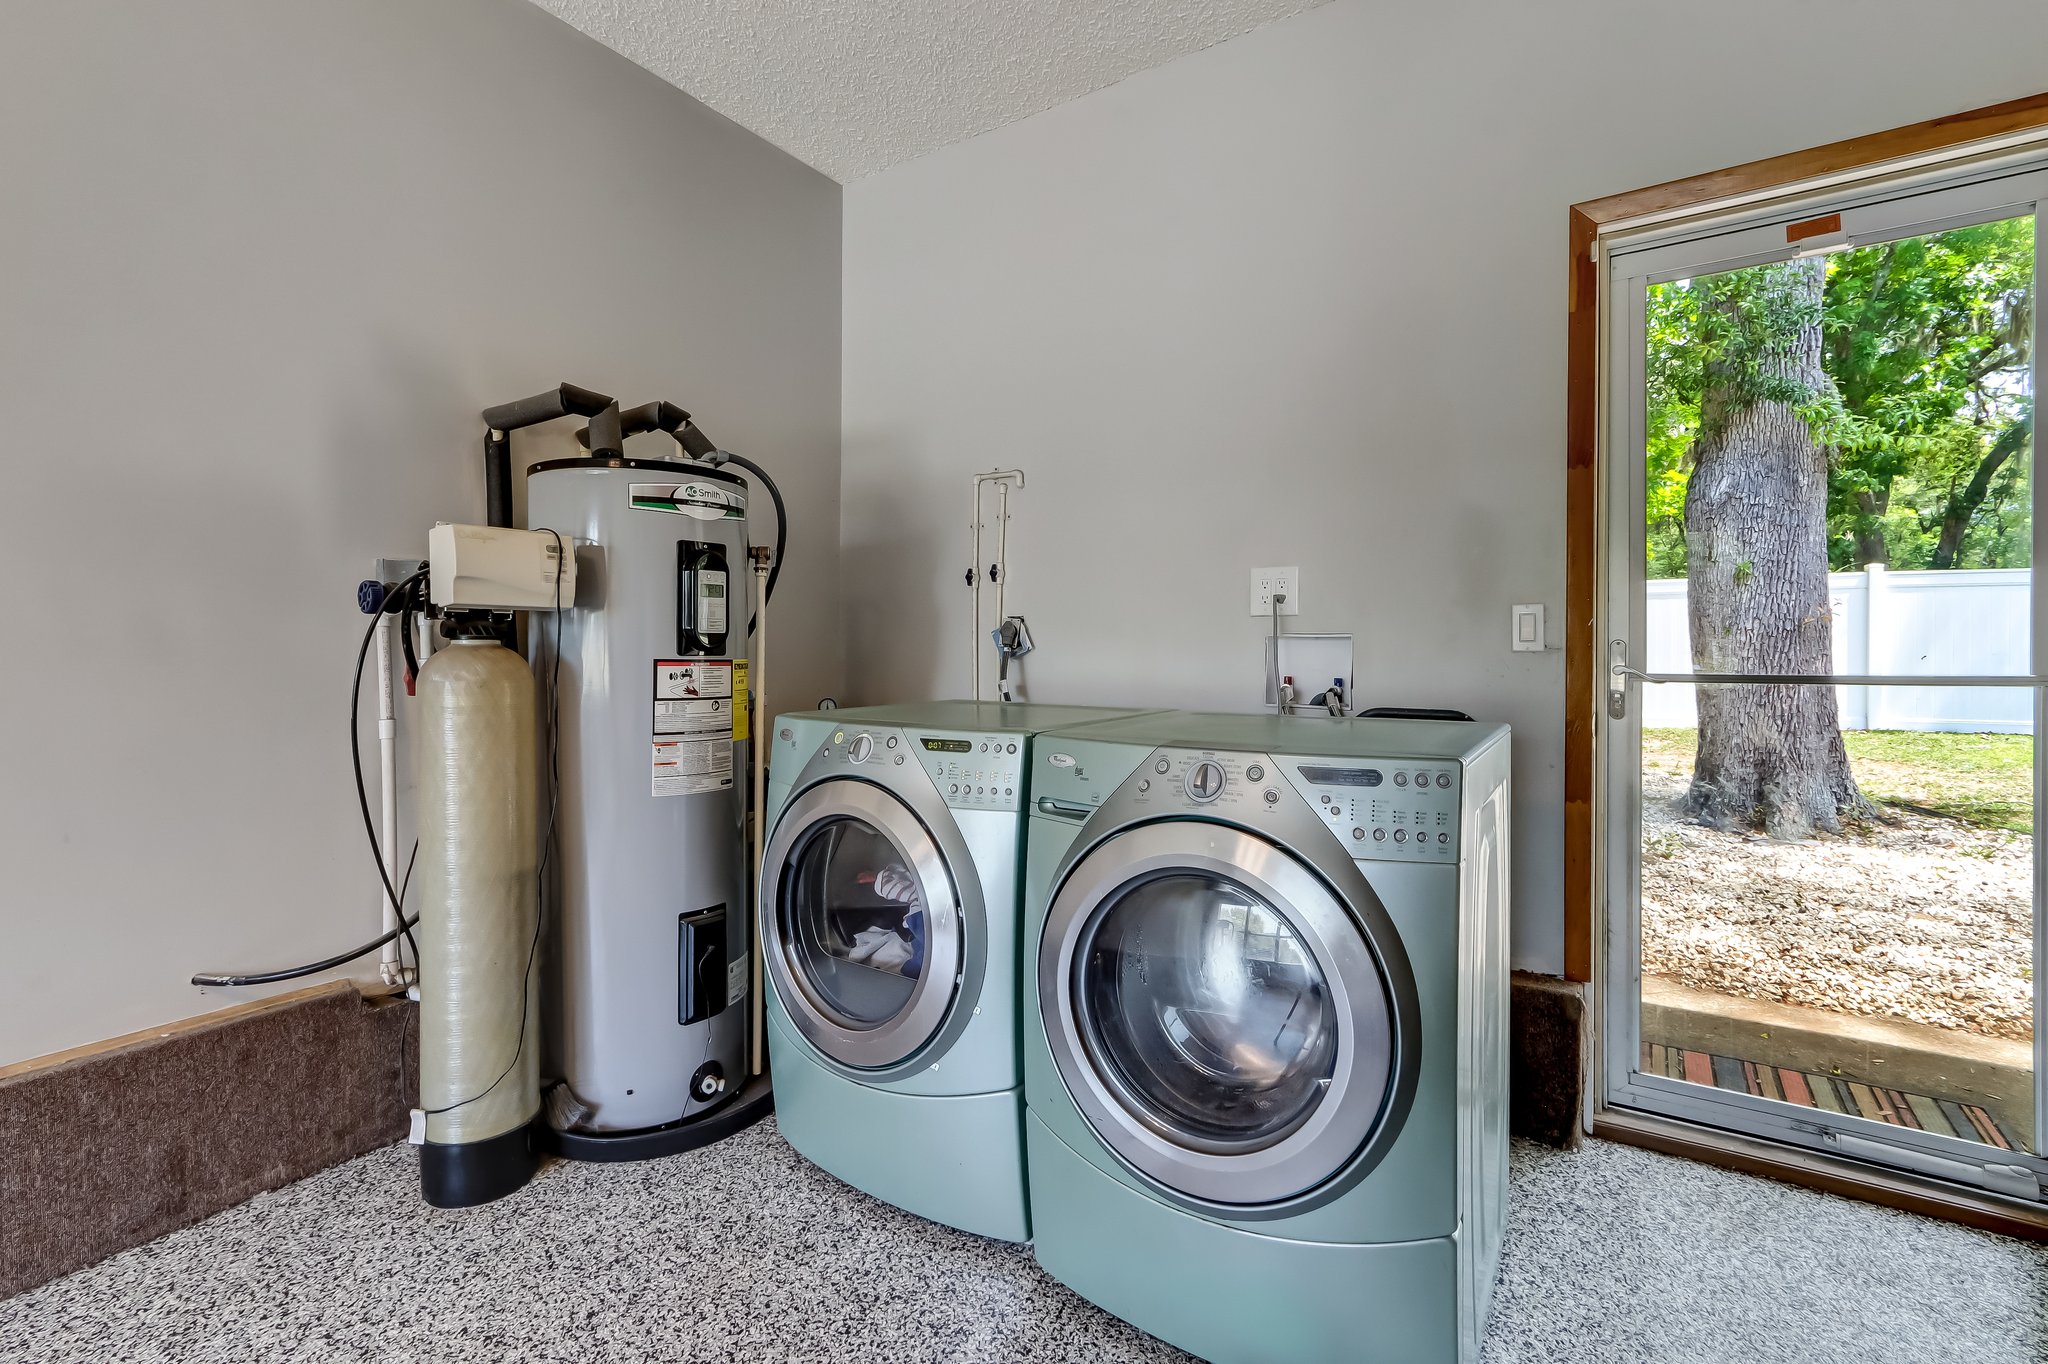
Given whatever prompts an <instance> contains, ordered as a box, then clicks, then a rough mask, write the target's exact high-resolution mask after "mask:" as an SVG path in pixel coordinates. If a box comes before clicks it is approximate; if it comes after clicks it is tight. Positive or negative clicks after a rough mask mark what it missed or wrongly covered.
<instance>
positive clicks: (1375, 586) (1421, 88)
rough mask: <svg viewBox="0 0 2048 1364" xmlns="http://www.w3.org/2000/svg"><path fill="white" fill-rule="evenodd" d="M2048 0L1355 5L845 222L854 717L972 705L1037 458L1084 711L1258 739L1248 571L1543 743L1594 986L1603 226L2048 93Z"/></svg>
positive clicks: (1052, 653) (1527, 743)
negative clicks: (1657, 186) (1577, 612)
mask: <svg viewBox="0 0 2048 1364" xmlns="http://www.w3.org/2000/svg"><path fill="white" fill-rule="evenodd" d="M2044 53H2048V7H2043V6H2041V5H2040V4H2039V3H2038V0H1975V2H1973V3H1969V4H1963V5H1956V6H1949V7H1944V8H1942V9H1941V10H1940V11H1939V12H1936V11H1931V10H1929V9H1927V8H1926V7H1925V6H1924V5H1920V4H1917V3H1906V2H1905V0H1866V2H1864V3H1855V4H1851V3H1847V0H1833V2H1828V3H1823V2H1822V0H1807V2H1806V3H1803V4H1799V5H1795V6H1789V7H1788V6H1786V5H1785V4H1783V3H1782V0H1728V2H1727V3H1722V4H1718V5H1715V6H1713V7H1711V9H1710V10H1708V9H1702V8H1701V7H1699V6H1689V5H1672V4H1662V5H1646V4H1642V3H1640V0H1563V2H1562V3H1554V4H1542V5H1532V4H1518V3H1508V2H1507V0H1496V2H1495V3H1477V4H1475V3H1447V4H1434V5H1389V4H1384V3H1379V2H1378V0H1339V2H1338V3H1335V4H1332V5H1329V6H1328V7H1326V8H1322V9H1317V10H1315V11H1312V12H1310V13H1308V14H1305V15H1302V16H1300V17H1297V18H1294V19H1290V20H1287V21H1285V22H1282V23H1279V24H1275V25H1273V26H1271V27H1269V28H1266V29H1262V30H1260V31H1258V32H1256V33H1253V34H1250V35H1248V36H1245V37H1242V38H1238V39H1235V40H1233V41H1231V42H1229V43H1226V44H1223V45H1222V46H1219V47H1215V48H1211V49H1209V50H1207V51H1205V52H1201V53H1197V54H1195V55H1193V56H1190V57H1186V58H1183V59H1182V60H1180V61H1178V62H1175V63H1173V64H1171V65H1169V66H1166V67H1162V68H1159V69H1157V70H1154V71H1150V72H1147V73H1144V74H1142V75H1139V76H1135V77H1132V78H1131V79H1129V80H1127V81H1125V82H1123V83H1122V84H1120V85H1117V86H1114V87H1112V88H1110V89H1107V90H1103V91H1099V92H1097V93H1095V94H1092V95H1089V96H1087V97H1086V98H1084V99H1081V100H1078V101H1076V102H1074V103H1072V104H1068V105H1064V106H1061V107H1059V108H1056V109H1053V110H1050V111H1048V112H1046V113H1043V114H1040V115H1038V116H1036V117H1034V118H1031V119H1028V120H1026V121H1024V122H1022V123H1018V124H1013V125H1011V126H1010V127H1007V128H1004V129H1001V130H998V131H996V132H993V133H989V134H987V135H985V136H982V137H979V138H976V139H974V140H972V141H969V142H965V143H961V144H959V145H956V146H953V147H949V148H947V149H945V150H943V151H940V152H937V153H934V154H933V155H931V156H929V157H926V158H924V159H922V160H920V161H915V162H911V163H909V164H906V165H903V166H899V167H897V168H895V169H892V170H889V171H886V172H884V173H882V174H880V175H877V176H874V177H872V178H870V179H866V180H862V181H859V182H857V183H855V184H854V185H851V186H849V187H848V189H847V193H846V248H845V250H846V266H845V281H844V289H845V317H846V345H845V387H844V413H845V427H844V459H845V466H844V467H845V475H844V476H845V488H844V490H845V509H844V522H843V537H842V543H841V552H842V562H843V569H844V574H845V582H846V592H847V609H846V629H847V642H848V666H849V671H850V688H849V691H850V699H854V700H863V701H866V700H881V699H885V698H886V699H890V700H900V699H909V698H914V697H919V696H940V695H951V694H956V693H962V692H964V691H965V690H966V687H967V654H966V652H965V651H966V647H967V635H968V624H967V615H968V606H969V598H968V595H967V593H966V591H965V589H964V588H963V587H962V585H961V575H962V573H963V572H964V571H965V569H966V567H967V558H968V550H967V531H966V520H967V518H966V506H967V499H968V476H969V474H970V473H971V472H972V471H975V470H986V469H990V468H994V467H997V466H1001V467H1008V466H1011V465H1021V466H1022V467H1023V468H1024V469H1025V471H1026V473H1027V475H1028V477H1029V480H1030V482H1029V486H1028V487H1027V488H1026V490H1025V491H1024V492H1023V493H1021V494H1019V495H1017V496H1016V497H1015V499H1014V500H1013V503H1012V507H1013V512H1014V516H1015V520H1014V522H1013V526H1012V536H1011V572H1012V577H1011V584H1010V589H1009V591H1010V603H1011V608H1012V609H1013V610H1019V611H1022V612H1024V613H1025V614H1026V615H1028V616H1029V618H1030V621H1031V625H1032V629H1033V632H1034V634H1035V635H1036V638H1037V641H1038V646H1039V648H1038V652H1037V653H1036V654H1035V655H1033V656H1032V657H1031V658H1030V659H1029V660H1027V661H1026V665H1025V675H1026V677H1027V679H1028V683H1029V693H1030V695H1032V696H1033V697H1035V698H1037V699H1039V700H1046V701H1101V702H1128V703H1141V702H1150V703H1154V704H1170V705H1177V706H1204V707H1215V708H1219V709H1231V710H1246V709H1256V708H1257V706H1258V704H1259V701H1260V685H1261V681H1262V676H1263V674H1262V671H1261V643H1260V635H1261V632H1262V629H1263V625H1262V623H1261V622H1260V621H1257V620H1254V619H1252V618H1251V617H1250V616H1248V614H1247V612H1246V604H1245V597H1246V588H1247V581H1246V580H1247V570H1248V569H1249V568H1251V567H1252V566H1254V565H1275V564H1298V565H1300V567H1301V570H1302V575H1303V580H1302V592H1301V600H1302V607H1303V609H1302V614H1301V615H1300V616H1298V617H1294V618H1292V619H1290V620H1289V621H1288V625H1289V627H1290V628H1291V629H1295V630H1300V631H1313V630H1328V631H1343V632H1350V633H1353V634H1355V635H1356V636H1357V638H1358V676H1359V680H1360V684H1361V685H1360V691H1361V694H1362V697H1363V699H1364V700H1366V701H1367V702H1369V703H1382V704H1392V703H1407V704H1436V705H1450V706H1456V707H1460V708H1462V709H1465V710H1469V711H1471V712H1473V713H1475V714H1477V715H1479V716H1481V717H1483V718H1487V719H1498V720H1505V721H1508V722H1509V723H1511V724H1512V725H1513V726H1514V728H1515V731H1516V758H1515V763H1516V766H1515V780H1516V797H1517V800H1518V802H1519V808H1518V811H1517V816H1516V825H1515V835H1516V847H1515V857H1516V868H1515V926H1514V955H1515V960H1516V962H1517V964H1518V965H1520V966H1524V967H1529V968H1534V969H1538V970H1545V971H1556V970H1558V969H1560V967H1561V964H1562V955H1563V942H1562V874H1563V873H1562V858H1561V850H1560V842H1561V830H1562V822H1563V814H1562V810H1563V791H1562V781H1561V776H1560V764H1561V761H1562V756H1563V694H1564V682H1563V677H1564V667H1563V662H1562V658H1561V655H1560V654H1558V653H1556V652H1551V653H1544V654H1527V653H1522V654H1517V653H1511V652H1510V651H1509V649H1508V630H1509V613H1508V608H1509V606H1510V604H1511V603H1514V602H1519V601H1541V602H1547V603H1548V604H1549V605H1550V608H1551V610H1550V621H1549V624H1550V631H1551V641H1552V643H1553V644H1556V643H1560V642H1561V639H1562V622H1561V620H1560V619H1559V612H1560V611H1561V609H1562V599H1563V592H1564V373H1565V359H1564V342H1565V274H1564V269H1565V209H1566V207H1567V206H1568V205H1570V204H1571V203H1573V202H1574V201H1577V200H1581V199H1587V198H1593V197H1596V196H1599V195H1602V194H1609V193H1614V192H1618V191H1621V190H1627V189H1634V188H1637V187H1639V186H1643V185H1648V184H1653V183H1656V182H1658V181H1662V180H1667V179H1671V178H1674V177H1678V176H1684V175H1691V174H1696V173H1700V172H1704V171H1708V170H1712V169H1716V168H1718V167H1721V166H1725V165H1730V164H1733V163H1736V162H1740V161H1745V160H1749V159H1752V158H1756V157H1761V156H1768V155H1772V154H1775V153H1779V152H1785V151H1792V150H1796V149H1798V148H1801V147H1806V146H1812V145H1816V144H1819V143H1822V142H1827V141H1831V140H1833V139H1836V138H1840V137H1849V136H1855V135H1858V134H1863V133H1870V132H1875V131H1878V130H1880V129H1884V128H1888V127H1893V126H1896V125H1899V124H1903V123H1909V122H1913V121H1916V120H1919V119H1923V118H1928V117H1931V116H1934V115H1938V114H1944V113H1949V112H1953V111H1957V110H1961V109H1966V108H1971V107H1974V106H1977V105H1983V104H1989V103H1992V102H1994V101H1998V100H2003V99H2010V98H2014V97H2016V96H2020V95H2025V94H2030V93H2033V92H2036V91H2039V90H2041V89H2043V88H2048V59H2044V56H2043V54H2044Z"/></svg>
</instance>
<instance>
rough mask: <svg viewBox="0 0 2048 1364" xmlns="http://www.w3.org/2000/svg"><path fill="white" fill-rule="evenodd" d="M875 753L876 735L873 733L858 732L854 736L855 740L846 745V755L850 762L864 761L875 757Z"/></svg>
mask: <svg viewBox="0 0 2048 1364" xmlns="http://www.w3.org/2000/svg"><path fill="white" fill-rule="evenodd" d="M874 753H875V736H874V735H872V734H856V735H854V736H853V742H852V743H850V744H848V745H847V746H846V757H847V761H849V762H857V763H864V762H866V761H867V760H868V759H869V758H871V757H873V756H874Z"/></svg>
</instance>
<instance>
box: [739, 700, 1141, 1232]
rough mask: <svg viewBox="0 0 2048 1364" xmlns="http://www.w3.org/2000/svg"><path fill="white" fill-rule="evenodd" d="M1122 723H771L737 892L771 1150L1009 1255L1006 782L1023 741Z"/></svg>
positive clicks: (864, 716)
mask: <svg viewBox="0 0 2048 1364" xmlns="http://www.w3.org/2000/svg"><path fill="white" fill-rule="evenodd" d="M1133 713H1134V712H1131V711H1126V710H1107V709H1098V708H1094V707H1083V706H1042V705H1026V704H998V703H992V702H979V703H978V702H931V703H926V704H920V705H903V706H878V707H869V708H865V709H860V710H836V711H819V712H813V713H808V714H792V715H784V716H781V717H779V718H777V719H776V721H775V724H774V726H773V732H772V734H771V736H770V742H771V748H770V750H769V753H770V757H769V763H770V766H769V785H768V802H767V810H766V811H765V812H764V817H765V820H766V826H767V829H768V835H767V841H766V850H765V852H764V855H763V859H762V866H761V876H760V880H759V882H758V885H759V887H760V890H759V896H760V899H759V906H758V910H759V916H760V917H759V924H760V931H761V938H760V942H761V950H762V958H763V965H764V968H765V971H764V974H765V975H766V977H767V982H768V993H767V1001H766V1003H767V1014H768V1051H769V1065H770V1071H771V1073H772V1074H773V1076H774V1083H775V1114H776V1121H777V1123H778V1125H779V1127H780V1129H781V1132H782V1135H783V1136H784V1137H785V1138H786V1139H787V1140H788V1141H789V1143H790V1145H792V1146H794V1147H795V1148H796V1149H797V1150H798V1151H800V1152H801V1153H802V1154H803V1155H804V1156H806V1157H807V1158H809V1159H810V1160H811V1161H812V1162H814V1163H815V1164H817V1165H819V1166H821V1167H822V1168H824V1169H825V1170H827V1171H829V1172H830V1173H832V1174H834V1175H837V1176H838V1177H839V1178H840V1179H843V1180H845V1181H846V1182H847V1183H848V1184H851V1185H853V1186H854V1187H855V1188H858V1189H862V1190H864V1191H866V1192H867V1193H870V1194H873V1195H874V1196H875V1197H877V1198H880V1199H883V1200H884V1201H886V1202H889V1203H893V1204H895V1205H896V1206H897V1207H900V1208H904V1209H907V1210H908V1211H910V1212H914V1213H917V1214H918V1215H920V1216H922V1217H928V1218H930V1219H931V1220H933V1221H935V1222H943V1223H946V1224H947V1225H949V1226H954V1227H959V1228H961V1229H963V1230H965V1231H971V1232H975V1233H978V1234H980V1235H983V1236H992V1237H997V1238H999V1239H1001V1240H1005V1241H1025V1240H1029V1239H1030V1235H1031V1227H1030V1219H1029V1214H1028V1211H1027V1207H1026V1203H1025V1194H1024V1154H1023V1096H1022V1090H1021V1077H1020V1071H1019V1057H1018V1042H1017V1037H1018V1014H1017V998H1018V996H1017V950H1018V941H1019V935H1020V922H1019V918H1018V903H1019V898H1018V897H1019V894H1020V892H1021V889H1022V886H1021V881H1022V870H1021V863H1022V857H1023V844H1024V773H1025V771H1026V767H1027V764H1028V763H1029V761H1030V752H1031V743H1032V736H1033V735H1034V734H1035V733H1036V732H1037V731H1039V730H1041V729H1047V728H1052V727H1055V726H1082V727H1085V725H1086V724H1087V723H1088V722H1090V721H1101V720H1105V719H1110V718H1116V717H1125V716H1129V715H1131V714H1133ZM1077 732H1080V731H1078V730H1077Z"/></svg>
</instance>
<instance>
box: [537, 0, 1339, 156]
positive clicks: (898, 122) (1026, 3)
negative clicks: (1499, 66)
mask: <svg viewBox="0 0 2048 1364" xmlns="http://www.w3.org/2000/svg"><path fill="white" fill-rule="evenodd" d="M535 3H536V4H538V5H540V6H541V8H543V9H546V10H549V11H551V12H553V13H554V14H556V15H558V16H559V17H561V18H562V19H565V20H567V21H568V22H569V23H571V24H574V25H575V26H576V27H577V28H579V29H581V30H583V31H584V32H585V33H587V34H589V35H590V36H591V37H593V38H595V39H597V40H598V41H599V42H601V43H603V44H605V45H606V46H607V47H610V48H612V49H614V50H615V51H617V52H620V53H623V54H624V55H625V56H627V57H630V58H631V59H632V60H633V61H635V62H637V63H639V64H640V65H641V66H644V67H646V68H647V69H648V70H650V71H653V72H655V73H656V74H657V75H660V76H663V77H665V78H666V79H668V80H669V81H671V82H672V83H674V84H675V85H678V86H680V87H682V88H683V89H684V90H687V91H688V92H689V93H690V94H692V95H694V96H696V97H697V98H698V99H700V100H702V101H704V103H706V104H708V105H710V106H711V107H712V108H714V109H716V110H718V112H720V113H722V114H724V115H725V116H726V117H727V118H730V119H732V120H733V121H734V122H735V123H738V124H740V125H741V126H743V127H746V128H749V129H751V130H752V131H754V132H756V133H758V134H760V135H761V136H762V137H765V138H767V139H768V140H769V141H770V142H773V143H774V144H775V145H776V146H778V147H781V148H782V149H783V150H785V151H787V152H789V153H791V154H792V155H794V156H796V157H798V158H799V159H801V160H803V161H805V162H808V163H809V164H810V165H813V166H815V167H817V168H818V169H819V170H821V171H823V172H825V173H826V174H827V175H829V176H831V177H832V178H833V179H835V180H840V181H847V180H857V179H859V178H860V177H861V176H863V175H870V174H873V173H874V172H875V171H878V170H881V169H883V168H885V167H888V166H893V165H895V164H896V163H897V162H899V161H907V160H909V159H910V158H912V157H914V156H922V155H924V154H925V153H926V152H929V151H933V150H936V149H937V148H939V147H943V146H945V145H947V144H948V143H951V142H958V141H960V140H962V139H963V138H969V137H973V136H974V135H975V134H976V133H985V132H987V131H988V130H989V129H991V128H999V127H1001V126H1002V125H1004V124H1005V123H1012V122H1015V121H1016V120H1018V119H1020V118H1026V117H1028V116H1030V115H1032V114H1035V113H1037V112H1038V111H1039V110H1041V109H1049V108H1051V107H1052V106H1053V105H1055V104H1063V103H1065V102H1066V101H1067V100H1070V99H1074V98H1076V97H1078V96H1081V95H1085V94H1087V93H1088V92H1089V91H1090V90H1099V89H1101V88H1102V87H1103V86H1105V85H1112V84H1114V83H1116V82H1117V81H1120V80H1122V79H1123V78H1124V77H1125V76H1128V75H1131V74H1132V73H1133V72H1137V71H1143V70H1145V69H1146V68H1147V67H1152V66H1158V65H1159V64H1160V63H1162V62H1168V61H1171V60H1173V59H1174V58H1175V57H1178V56H1181V55H1183V54H1185V53H1189V52H1193V51H1195V50H1197V49H1199V48H1204V47H1208V46H1210V45H1212V44H1214V43H1219V42H1222V41H1223V40H1224V39H1225V38H1230V37H1234V36H1236V35H1237V34H1240V33H1244V32H1246V31H1248V30H1250V29H1254V28H1257V27H1258V26H1259V25H1261V24H1265V23H1269V22H1271V21H1272V20H1274V19H1280V18H1284V17H1285V16H1287V15H1290V14H1296V13H1299V12H1300V11H1302V10H1306V9H1313V8H1315V7H1316V6H1317V5H1319V4H1323V3H1327V0H727V2H726V3H719V0H535Z"/></svg>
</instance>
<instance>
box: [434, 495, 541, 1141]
mask: <svg viewBox="0 0 2048 1364" xmlns="http://www.w3.org/2000/svg"><path fill="white" fill-rule="evenodd" d="M541 529H542V530H545V531H547V533H548V534H550V535H552V536H554V537H555V563H556V565H557V569H556V572H555V646H554V655H553V657H552V658H551V659H550V660H549V667H548V822H547V825H546V828H545V831H544V832H543V833H542V834H541V844H540V856H539V858H538V859H537V864H538V865H537V866H536V868H535V872H534V877H535V880H536V882H537V883H538V884H537V885H536V887H535V893H534V912H533V939H532V941H530V942H528V943H527V945H526V969H525V970H524V971H523V972H521V973H520V977H519V1030H518V1032H516V1033H515V1034H513V1035H514V1037H515V1038H516V1039H517V1040H516V1041H514V1042H513V1044H512V1059H511V1060H509V1061H507V1062H506V1063H505V1068H504V1069H503V1070H501V1071H499V1072H498V1078H497V1079H495V1080H493V1081H491V1082H490V1083H489V1084H488V1085H485V1086H484V1087H483V1089H481V1090H479V1091H478V1092H477V1093H475V1094H472V1095H470V1096H469V1097H468V1098H467V1099H457V1100H456V1101H455V1102H454V1103H452V1104H443V1105H442V1106H441V1107H439V1108H423V1109H421V1110H420V1113H421V1116H423V1117H433V1116H436V1115H438V1114H442V1113H452V1112H454V1111H455V1110H456V1109H458V1108H463V1107H466V1106H467V1105H469V1104H473V1103H476V1102H477V1101H478V1100H480V1099H483V1098H485V1097H486V1096H488V1095H489V1094H490V1093H491V1091H493V1090H495V1089H496V1088H497V1087H498V1086H499V1085H501V1084H503V1083H505V1077H506V1076H508V1075H510V1074H511V1073H512V1071H513V1070H514V1069H515V1068H516V1067H517V1066H518V1065H519V1058H520V1056H522V1055H523V1054H524V1053H525V1051H526V1016H527V1010H528V1009H530V1008H531V1007H532V1004H533V990H532V988H531V985H532V981H533V963H534V960H535V959H536V958H537V957H538V956H539V955H540V933H541V925H542V924H543V923H544V922H545V921H546V919H547V901H548V855H549V853H551V852H552V851H553V850H554V846H555V812H556V811H557V810H558V809H559V808H560V805H561V801H560V795H561V789H562V783H561V770H562V767H561V752H562V745H561V733H562V727H561V725H560V724H559V723H558V721H559V718H560V715H561V702H562V578H563V576H564V573H565V571H566V569H567V567H568V562H567V559H566V558H565V557H564V556H565V554H566V552H567V550H566V547H565V546H564V545H563V544H562V533H561V532H560V531H558V530H554V529H552V528H551V527H547V526H543V527H541ZM415 951H417V949H415Z"/></svg>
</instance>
